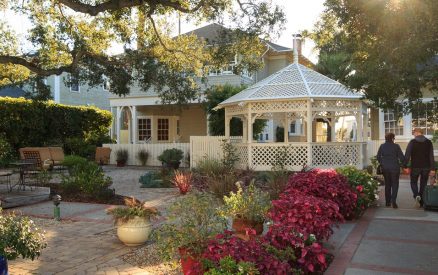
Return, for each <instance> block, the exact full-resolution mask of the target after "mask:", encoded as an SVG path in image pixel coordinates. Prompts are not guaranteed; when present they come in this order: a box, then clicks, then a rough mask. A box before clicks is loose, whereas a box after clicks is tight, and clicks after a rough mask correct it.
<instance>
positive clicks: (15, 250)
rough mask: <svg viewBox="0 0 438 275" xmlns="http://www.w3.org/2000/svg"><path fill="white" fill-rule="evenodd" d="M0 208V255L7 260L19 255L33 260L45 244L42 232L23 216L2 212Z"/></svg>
mask: <svg viewBox="0 0 438 275" xmlns="http://www.w3.org/2000/svg"><path fill="white" fill-rule="evenodd" d="M1 211H2V210H1V208H0V236H1V238H0V255H2V256H5V257H6V258H7V259H8V260H14V259H16V258H18V257H19V256H21V257H22V258H23V259H26V258H29V259H32V260H34V259H35V258H37V257H38V256H40V255H41V251H42V250H43V249H44V248H45V247H46V246H47V244H46V243H45V238H44V234H43V232H42V231H41V230H40V229H39V228H37V227H36V226H35V224H34V222H33V221H32V220H30V219H29V218H28V217H25V216H16V215H15V214H13V213H12V214H9V213H8V214H3V213H1Z"/></svg>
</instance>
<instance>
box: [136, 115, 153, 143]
mask: <svg viewBox="0 0 438 275" xmlns="http://www.w3.org/2000/svg"><path fill="white" fill-rule="evenodd" d="M140 119H149V120H150V121H151V136H150V139H149V140H152V137H153V135H154V117H152V116H137V133H136V134H137V140H138V141H140V142H143V141H144V140H140V127H139V126H140V123H139V120H140Z"/></svg>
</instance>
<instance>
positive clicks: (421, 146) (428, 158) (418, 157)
mask: <svg viewBox="0 0 438 275" xmlns="http://www.w3.org/2000/svg"><path fill="white" fill-rule="evenodd" d="M413 133H414V139H412V140H411V141H410V142H409V144H408V147H407V148H406V154H405V155H403V152H402V150H401V148H400V145H398V144H396V143H394V139H395V135H394V134H393V133H387V134H386V135H385V143H383V144H382V145H380V148H379V151H378V152H377V160H378V161H379V163H380V165H381V167H382V171H383V177H384V179H385V200H386V206H392V207H393V208H398V206H397V192H398V186H399V179H400V166H401V167H403V171H404V173H406V174H409V173H410V175H411V189H412V193H413V196H414V199H415V201H416V205H417V207H422V206H423V193H424V189H425V187H426V185H427V181H428V179H429V176H434V175H435V170H434V169H435V167H434V166H435V161H434V157H433V145H432V142H431V141H430V140H429V139H427V138H426V137H425V136H424V135H423V130H422V129H420V128H415V129H414V132H413ZM409 163H410V164H411V165H410V166H411V169H409V168H408V164H409ZM418 179H420V189H418Z"/></svg>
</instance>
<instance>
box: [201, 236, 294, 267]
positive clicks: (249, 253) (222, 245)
mask: <svg viewBox="0 0 438 275" xmlns="http://www.w3.org/2000/svg"><path fill="white" fill-rule="evenodd" d="M268 247H269V243H267V242H266V241H265V240H264V239H263V238H255V237H253V238H250V239H249V240H248V241H244V240H242V239H240V238H238V237H235V236H233V235H232V234H231V232H228V231H227V232H225V233H223V234H218V235H217V236H216V238H215V239H213V240H211V241H209V243H208V246H207V249H206V250H205V252H204V253H203V254H202V259H203V261H202V262H203V267H204V268H205V269H209V268H212V267H216V268H217V267H219V266H220V262H221V260H222V259H224V258H227V257H231V258H232V259H233V260H234V261H235V262H236V263H241V262H248V263H253V264H254V266H255V267H256V268H257V270H258V271H259V272H260V274H291V271H292V268H291V266H290V265H289V264H288V263H287V261H284V260H280V259H279V258H277V257H276V255H274V254H273V253H270V251H269V250H268ZM207 274H208V273H207ZM213 274H214V273H213ZM249 274H251V273H249Z"/></svg>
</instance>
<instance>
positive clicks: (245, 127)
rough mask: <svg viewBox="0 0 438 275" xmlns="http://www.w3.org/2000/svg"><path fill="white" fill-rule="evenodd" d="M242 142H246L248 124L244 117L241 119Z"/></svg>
mask: <svg viewBox="0 0 438 275" xmlns="http://www.w3.org/2000/svg"><path fill="white" fill-rule="evenodd" d="M241 120H242V133H243V134H242V141H244V142H248V124H247V123H246V121H247V120H246V118H245V116H244V117H242V119H241Z"/></svg>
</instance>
